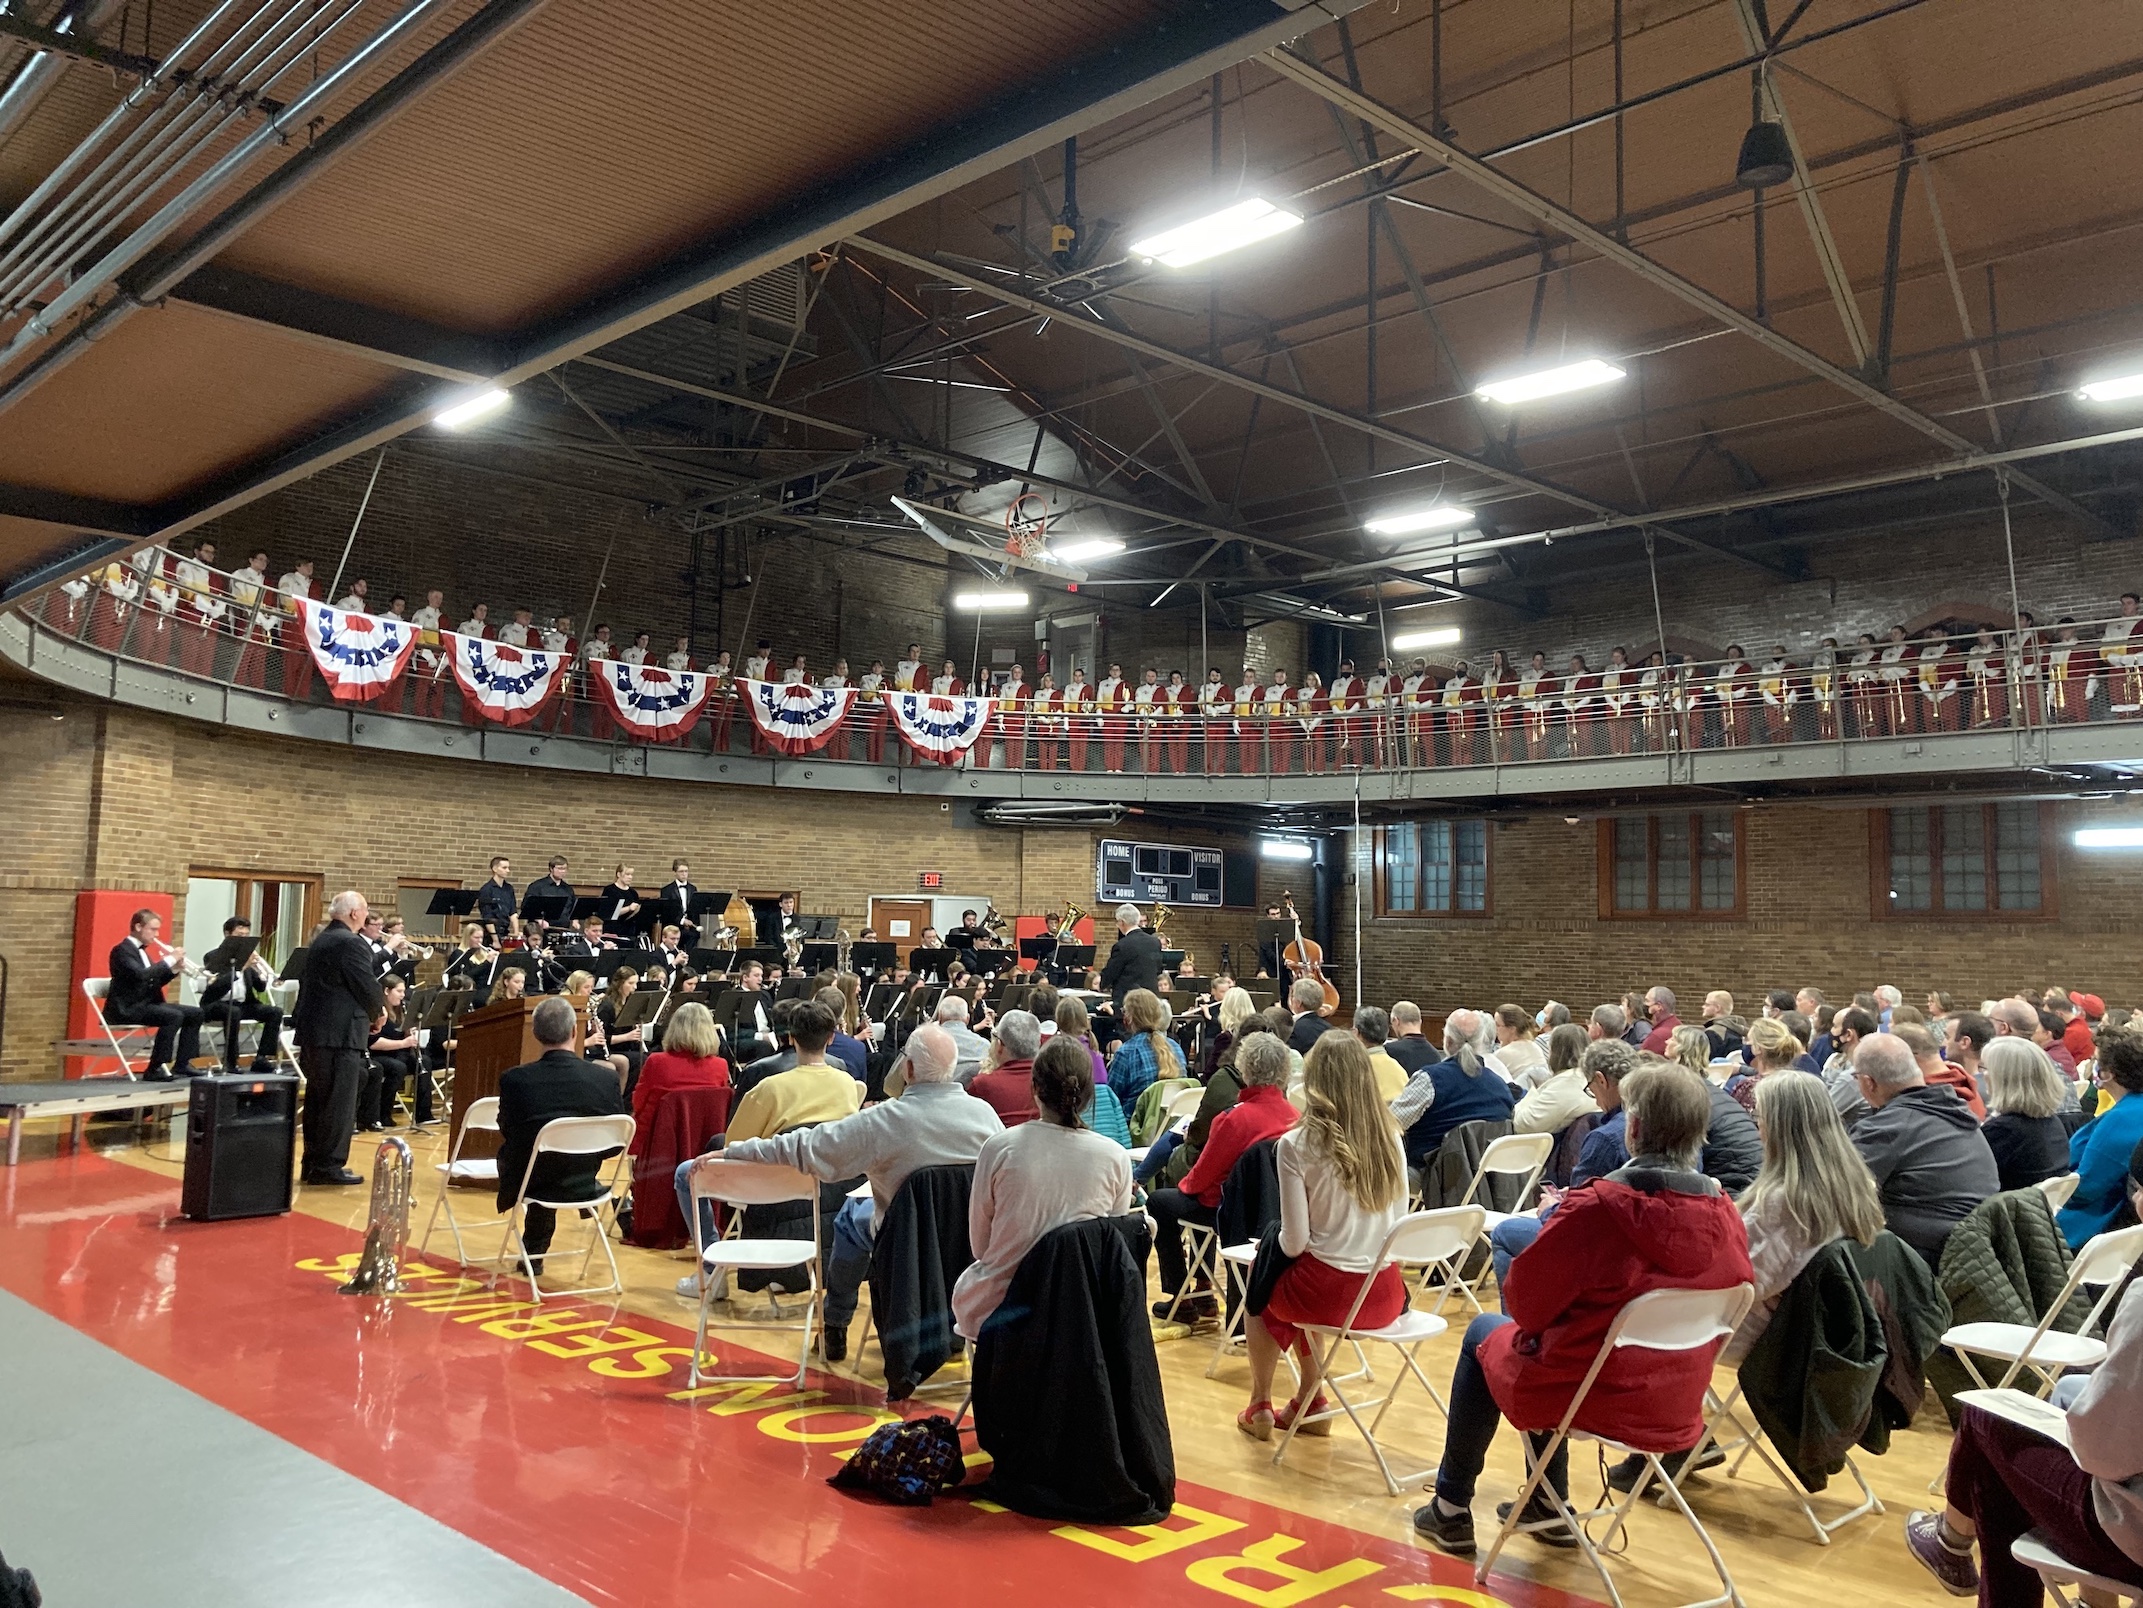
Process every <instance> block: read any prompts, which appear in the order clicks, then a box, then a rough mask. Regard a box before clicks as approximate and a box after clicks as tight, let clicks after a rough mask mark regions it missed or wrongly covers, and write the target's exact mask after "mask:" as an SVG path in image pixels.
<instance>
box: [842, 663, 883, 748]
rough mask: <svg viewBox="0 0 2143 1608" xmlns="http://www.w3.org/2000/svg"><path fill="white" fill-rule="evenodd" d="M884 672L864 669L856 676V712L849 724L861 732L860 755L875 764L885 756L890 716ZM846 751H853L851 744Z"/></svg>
mask: <svg viewBox="0 0 2143 1608" xmlns="http://www.w3.org/2000/svg"><path fill="white" fill-rule="evenodd" d="M885 689H886V676H885V672H884V671H882V670H866V671H864V672H863V674H862V675H860V676H858V677H856V712H855V716H854V720H853V722H852V724H853V725H854V726H856V727H860V728H861V729H862V732H863V757H864V758H865V759H866V760H868V761H869V762H870V763H871V764H873V765H876V764H878V763H879V762H880V761H882V760H883V759H884V758H885V727H886V721H887V720H888V719H890V718H891V717H890V716H889V715H888V714H887V713H886V707H885ZM849 753H850V754H851V755H853V754H854V753H855V747H854V745H853V744H851V745H850V747H849Z"/></svg>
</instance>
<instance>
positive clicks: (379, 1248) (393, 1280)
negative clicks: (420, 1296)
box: [342, 1139, 416, 1295]
mask: <svg viewBox="0 0 2143 1608" xmlns="http://www.w3.org/2000/svg"><path fill="white" fill-rule="evenodd" d="M415 1171H416V1162H415V1160H414V1159H413V1158H412V1157H411V1156H410V1153H409V1146H408V1145H407V1144H406V1143H405V1142H404V1141H402V1140H400V1139H382V1140H381V1141H380V1147H379V1153H378V1155H377V1156H375V1157H374V1159H373V1163H372V1205H371V1209H370V1210H369V1211H368V1212H367V1214H366V1218H365V1248H364V1250H363V1251H362V1252H361V1253H360V1254H359V1255H358V1258H357V1271H356V1272H354V1273H352V1274H351V1275H350V1282H349V1283H347V1284H345V1285H343V1286H342V1293H343V1294H344V1295H394V1294H397V1293H398V1292H399V1291H400V1290H401V1288H402V1252H403V1250H404V1249H405V1248H406V1247H407V1246H408V1244H409V1189H410V1181H411V1179H412V1177H413V1176H414V1174H415Z"/></svg>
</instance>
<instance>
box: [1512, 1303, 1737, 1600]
mask: <svg viewBox="0 0 2143 1608" xmlns="http://www.w3.org/2000/svg"><path fill="white" fill-rule="evenodd" d="M1755 1299H1756V1287H1755V1286H1754V1285H1752V1284H1735V1285H1731V1286H1729V1287H1728V1288H1726V1289H1723V1290H1652V1291H1649V1292H1647V1293H1646V1294H1644V1295H1640V1296H1638V1297H1637V1298H1636V1299H1635V1300H1633V1301H1631V1302H1629V1303H1628V1304H1627V1305H1626V1306H1624V1307H1623V1309H1622V1310H1621V1311H1620V1312H1618V1313H1616V1314H1615V1321H1614V1323H1613V1325H1612V1326H1610V1327H1609V1329H1608V1331H1607V1335H1606V1337H1605V1338H1604V1339H1603V1340H1602V1341H1601V1342H1600V1349H1599V1352H1598V1354H1597V1355H1595V1356H1594V1357H1593V1359H1592V1366H1591V1367H1590V1368H1589V1369H1587V1370H1586V1372H1585V1378H1584V1380H1583V1382H1582V1383H1580V1384H1579V1386H1578V1388H1577V1394H1576V1395H1574V1396H1573V1397H1571V1399H1570V1405H1569V1407H1568V1408H1567V1409H1565V1410H1564V1413H1563V1416H1562V1421H1561V1422H1560V1423H1558V1424H1557V1425H1556V1426H1555V1432H1554V1434H1552V1435H1551V1436H1550V1437H1549V1438H1548V1444H1547V1445H1546V1446H1544V1447H1542V1448H1541V1449H1540V1452H1539V1454H1538V1455H1537V1456H1536V1455H1535V1454H1534V1452H1533V1449H1532V1442H1531V1440H1530V1439H1529V1440H1527V1441H1526V1443H1525V1445H1526V1462H1527V1465H1528V1468H1527V1473H1526V1480H1525V1484H1524V1485H1523V1486H1521V1487H1520V1488H1519V1491H1518V1500H1517V1501H1515V1502H1513V1503H1512V1504H1511V1510H1510V1516H1509V1517H1508V1518H1506V1519H1505V1520H1504V1521H1503V1523H1502V1525H1501V1526H1500V1527H1499V1528H1498V1529H1497V1531H1496V1538H1495V1540H1494V1541H1493V1542H1492V1543H1491V1544H1490V1545H1489V1548H1488V1550H1487V1551H1486V1552H1484V1553H1482V1554H1481V1556H1480V1558H1479V1560H1478V1561H1477V1562H1476V1563H1475V1564H1474V1567H1473V1578H1474V1579H1475V1580H1476V1581H1485V1580H1487V1578H1488V1572H1489V1570H1490V1569H1492V1568H1494V1567H1495V1562H1496V1559H1497V1557H1498V1556H1499V1555H1500V1554H1501V1553H1502V1551H1503V1547H1504V1544H1505V1543H1506V1542H1508V1541H1509V1540H1510V1538H1511V1537H1512V1536H1513V1535H1515V1534H1517V1533H1518V1531H1520V1530H1521V1529H1537V1528H1541V1527H1544V1526H1546V1525H1550V1524H1563V1525H1568V1526H1569V1528H1570V1531H1571V1533H1572V1534H1574V1535H1575V1536H1576V1537H1577V1543H1578V1547H1579V1549H1580V1550H1582V1551H1583V1552H1584V1554H1585V1559H1586V1561H1587V1562H1588V1563H1590V1564H1591V1565H1592V1567H1593V1569H1594V1571H1595V1572H1596V1573H1597V1574H1598V1575H1599V1577H1600V1583H1601V1584H1602V1585H1604V1586H1606V1588H1607V1597H1608V1601H1610V1602H1611V1603H1613V1604H1614V1608H1623V1603H1622V1593H1621V1591H1620V1590H1618V1589H1617V1588H1616V1585H1615V1578H1614V1576H1613V1575H1611V1574H1609V1573H1608V1571H1607V1561H1606V1559H1605V1558H1603V1557H1602V1556H1601V1552H1602V1549H1604V1548H1608V1547H1612V1546H1613V1545H1614V1540H1615V1535H1616V1532H1617V1531H1619V1530H1621V1529H1622V1527H1623V1524H1624V1522H1625V1521H1626V1520H1627V1519H1628V1517H1629V1513H1630V1509H1631V1508H1633V1507H1635V1506H1636V1505H1637V1501H1638V1498H1640V1497H1641V1496H1643V1495H1644V1493H1645V1490H1646V1489H1647V1487H1649V1486H1650V1485H1651V1483H1652V1482H1653V1481H1654V1480H1657V1481H1658V1482H1659V1483H1660V1484H1661V1485H1662V1486H1664V1487H1665V1489H1666V1493H1667V1496H1668V1498H1669V1499H1670V1500H1671V1501H1672V1502H1673V1504H1674V1507H1675V1509H1676V1510H1677V1511H1678V1512H1679V1513H1680V1514H1681V1515H1682V1517H1683V1518H1684V1519H1685V1520H1687V1521H1688V1524H1689V1528H1690V1529H1692V1530H1694V1531H1695V1532H1696V1536H1697V1539H1698V1540H1699V1541H1701V1542H1702V1543H1703V1544H1704V1551H1705V1552H1706V1554H1707V1555H1709V1557H1710V1558H1711V1566H1712V1570H1713V1572H1714V1573H1716V1574H1717V1575H1718V1577H1719V1584H1720V1585H1721V1586H1723V1587H1725V1588H1726V1589H1725V1591H1724V1592H1723V1593H1722V1594H1721V1595H1719V1596H1716V1597H1706V1598H1704V1599H1703V1600H1702V1601H1700V1602H1692V1603H1685V1604H1684V1605H1683V1608H1725V1605H1726V1604H1729V1603H1731V1604H1732V1605H1733V1608H1747V1605H1746V1604H1745V1603H1744V1602H1743V1600H1742V1596H1741V1591H1740V1588H1739V1587H1737V1586H1736V1585H1735V1584H1734V1577H1733V1576H1732V1575H1731V1574H1729V1573H1728V1572H1727V1567H1726V1560H1725V1559H1724V1558H1722V1557H1720V1556H1719V1548H1718V1546H1717V1544H1716V1543H1714V1542H1713V1540H1712V1538H1711V1533H1710V1532H1709V1531H1707V1530H1706V1529H1705V1528H1704V1525H1703V1523H1702V1521H1700V1520H1699V1519H1698V1518H1697V1516H1696V1514H1695V1513H1694V1512H1693V1511H1692V1510H1691V1509H1690V1506H1689V1504H1688V1502H1686V1501H1685V1500H1683V1497H1682V1493H1681V1490H1680V1488H1679V1487H1678V1486H1676V1485H1675V1483H1674V1482H1673V1481H1672V1480H1671V1479H1669V1478H1667V1471H1666V1470H1665V1469H1664V1468H1663V1467H1662V1466H1661V1465H1660V1461H1659V1460H1660V1456H1661V1453H1659V1452H1658V1451H1654V1450H1649V1449H1647V1448H1645V1447H1641V1446H1631V1445H1628V1444H1626V1443H1624V1442H1621V1441H1616V1440H1611V1439H1609V1438H1608V1437H1606V1436H1603V1435H1588V1434H1586V1432H1585V1431H1583V1430H1580V1429H1577V1428H1576V1427H1575V1426H1576V1423H1577V1419H1578V1415H1579V1414H1580V1413H1581V1412H1583V1411H1584V1409H1585V1401H1586V1398H1587V1397H1589V1396H1590V1395H1591V1394H1592V1387H1593V1383H1594V1381H1596V1380H1597V1379H1598V1378H1599V1377H1600V1370H1601V1369H1603V1368H1605V1367H1606V1366H1607V1360H1608V1358H1610V1357H1612V1356H1613V1355H1614V1354H1615V1353H1616V1352H1617V1351H1618V1350H1620V1349H1622V1348H1623V1347H1625V1346H1636V1347H1640V1348H1642V1349H1644V1350H1647V1351H1695V1350H1697V1349H1698V1348H1700V1347H1702V1346H1708V1345H1711V1344H1713V1343H1714V1342H1716V1341H1722V1340H1725V1339H1726V1338H1727V1337H1728V1336H1729V1335H1731V1334H1732V1333H1733V1332H1734V1330H1735V1329H1736V1328H1738V1327H1739V1326H1740V1323H1741V1320H1742V1318H1743V1317H1744V1316H1746V1315H1747V1313H1748V1310H1749V1307H1750V1306H1751V1305H1752V1304H1753V1303H1754V1301H1755ZM1579 1438H1582V1439H1588V1440H1597V1441H1598V1442H1599V1443H1600V1444H1601V1445H1602V1446H1605V1447H1607V1448H1609V1449H1610V1450H1613V1451H1617V1452H1622V1453H1625V1454H1627V1453H1635V1454H1636V1455H1637V1456H1639V1457H1641V1458H1643V1459H1644V1468H1643V1471H1642V1472H1641V1473H1639V1474H1638V1476H1637V1478H1636V1480H1635V1481H1634V1482H1632V1484H1631V1486H1630V1489H1629V1493H1628V1494H1627V1495H1626V1496H1624V1497H1623V1498H1622V1500H1621V1501H1620V1502H1617V1503H1615V1504H1614V1505H1613V1506H1610V1507H1594V1508H1588V1509H1587V1510H1586V1511H1585V1512H1583V1513H1578V1512H1574V1511H1573V1510H1572V1509H1571V1507H1570V1504H1569V1503H1568V1502H1567V1501H1565V1500H1564V1498H1563V1495H1562V1493H1561V1492H1559V1491H1557V1490H1556V1489H1555V1486H1554V1485H1553V1483H1552V1482H1550V1481H1549V1479H1548V1477H1547V1476H1548V1465H1549V1464H1550V1463H1551V1462H1552V1461H1553V1460H1554V1457H1555V1453H1556V1450H1557V1448H1559V1447H1560V1446H1562V1445H1563V1444H1564V1443H1565V1442H1566V1441H1569V1440H1572V1439H1579ZM1667 1450H1668V1451H1669V1452H1672V1451H1676V1450H1679V1448H1676V1447H1669V1448H1667ZM1536 1494H1539V1495H1544V1496H1546V1498H1547V1499H1548V1502H1549V1504H1550V1505H1551V1506H1552V1507H1553V1508H1554V1509H1555V1513H1556V1516H1555V1517H1554V1518H1553V1519H1543V1520H1533V1521H1527V1520H1526V1519H1525V1510H1526V1507H1527V1506H1528V1504H1530V1503H1531V1502H1532V1500H1533V1498H1534V1496H1535V1495H1536ZM1603 1518H1604V1519H1606V1520H1608V1526H1607V1534H1606V1535H1605V1536H1603V1537H1602V1538H1601V1539H1600V1540H1599V1541H1597V1542H1595V1541H1594V1540H1593V1538H1592V1534H1591V1532H1590V1531H1588V1530H1587V1529H1586V1528H1585V1527H1586V1525H1588V1524H1589V1523H1591V1522H1592V1521H1593V1520H1594V1519H1603Z"/></svg>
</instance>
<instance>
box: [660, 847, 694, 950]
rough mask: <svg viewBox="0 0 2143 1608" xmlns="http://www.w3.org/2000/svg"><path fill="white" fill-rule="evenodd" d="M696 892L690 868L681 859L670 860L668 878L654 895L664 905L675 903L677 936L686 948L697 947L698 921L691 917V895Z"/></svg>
mask: <svg viewBox="0 0 2143 1608" xmlns="http://www.w3.org/2000/svg"><path fill="white" fill-rule="evenodd" d="M698 892H699V889H697V888H695V887H694V886H692V868H691V867H690V866H689V865H686V864H685V863H684V861H682V860H672V861H671V862H670V880H669V881H667V882H665V883H664V884H663V885H662V892H660V893H659V894H657V895H656V896H655V898H656V902H657V903H659V904H661V905H663V906H664V907H668V906H669V905H671V904H675V905H676V907H677V916H676V923H677V928H678V936H679V937H680V938H682V939H683V940H684V947H685V948H687V949H697V948H699V923H698V922H696V921H694V920H693V919H692V896H693V895H694V894H696V893H698Z"/></svg>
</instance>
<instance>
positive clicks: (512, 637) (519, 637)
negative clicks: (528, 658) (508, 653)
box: [499, 609, 536, 648]
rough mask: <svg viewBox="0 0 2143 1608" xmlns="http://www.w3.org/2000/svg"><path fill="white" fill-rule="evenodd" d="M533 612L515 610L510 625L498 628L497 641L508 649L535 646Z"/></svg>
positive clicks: (530, 610) (534, 617) (529, 610)
mask: <svg viewBox="0 0 2143 1608" xmlns="http://www.w3.org/2000/svg"><path fill="white" fill-rule="evenodd" d="M535 619H536V615H535V611H534V610H533V609H515V610H514V611H513V620H512V622H511V623H509V624H506V625H502V626H500V627H499V640H500V641H501V642H503V643H505V644H506V646H507V647H509V648H532V647H534V646H535V645H536V626H535Z"/></svg>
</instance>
